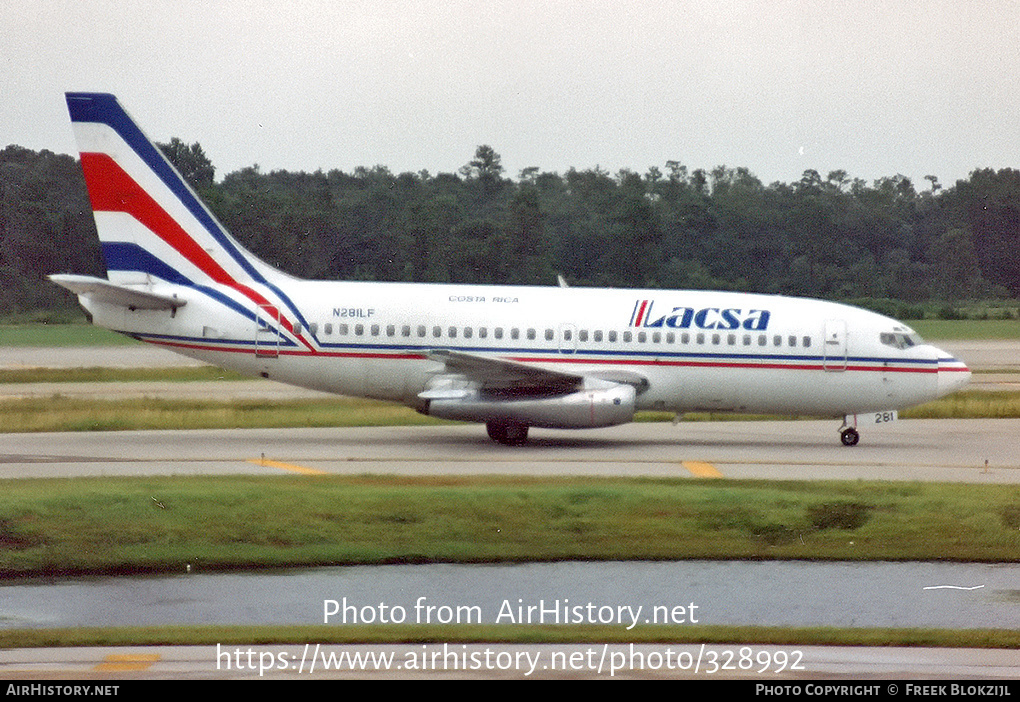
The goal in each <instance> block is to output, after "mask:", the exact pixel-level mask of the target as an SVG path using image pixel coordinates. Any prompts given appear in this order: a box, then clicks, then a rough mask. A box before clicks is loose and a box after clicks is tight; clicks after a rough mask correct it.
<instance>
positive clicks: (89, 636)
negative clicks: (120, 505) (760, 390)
mask: <svg viewBox="0 0 1020 702" xmlns="http://www.w3.org/2000/svg"><path fill="white" fill-rule="evenodd" d="M308 642H315V643H321V644H326V645H330V644H334V645H341V644H355V643H357V644H386V643H403V644H428V643H451V644H471V643H510V644H576V643H598V644H602V643H609V644H614V643H620V644H625V643H635V644H656V643H672V644H700V643H705V644H717V645H727V644H739V645H758V646H797V645H799V646H920V647H952V648H1005V649H1015V648H1017V647H1020V632H1018V631H1015V630H1010V629H970V630H963V631H957V630H944V629H906V628H904V629H894V628H875V629H862V628H854V629H837V628H830V627H804V628H792V627H755V626H707V625H688V626H651V625H647V626H646V625H639V626H636V627H634V628H633V629H631V630H629V631H627V630H625V629H623V628H621V627H619V626H587V625H576V626H575V625H571V626H566V625H564V626H551V625H533V626H514V625H498V626H497V625H489V626H485V625H460V626H452V625H451V626H438V625H436V626H428V625H422V626H417V625H397V624H394V625H385V626H358V625H344V626H264V625H259V626H151V627H109V628H101V627H97V628H88V627H83V628H75V629H19V630H0V648H40V647H65V646H177V645H198V646H202V645H205V646H215V645H216V644H222V645H223V646H225V647H226V646H231V647H232V646H244V647H245V648H244V649H243V650H245V651H246V650H247V647H248V646H261V645H266V644H280V645H286V644H292V645H298V646H303V645H304V644H306V643H308Z"/></svg>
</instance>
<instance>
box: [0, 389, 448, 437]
mask: <svg viewBox="0 0 1020 702" xmlns="http://www.w3.org/2000/svg"><path fill="white" fill-rule="evenodd" d="M0 423H2V428H0V431H3V432H13V433H18V432H43V431H127V430H142V429H153V430H172V429H235V428H237V427H249V428H251V427H266V428H268V427H273V428H297V427H371V426H409V425H424V424H432V425H435V424H441V423H443V420H439V419H434V418H432V417H426V416H424V415H421V414H418V413H417V412H415V411H414V410H412V409H410V408H408V407H404V406H402V405H396V404H393V403H388V402H377V401H374V400H363V399H360V398H349V397H339V396H338V397H336V398H329V399H323V400H320V399H308V400H289V401H276V400H259V399H255V400H234V401H213V400H162V399H155V398H146V397H139V398H133V399H128V400H92V399H87V400H85V399H78V398H73V397H63V396H60V395H55V396H53V397H43V398H25V399H13V400H3V401H0Z"/></svg>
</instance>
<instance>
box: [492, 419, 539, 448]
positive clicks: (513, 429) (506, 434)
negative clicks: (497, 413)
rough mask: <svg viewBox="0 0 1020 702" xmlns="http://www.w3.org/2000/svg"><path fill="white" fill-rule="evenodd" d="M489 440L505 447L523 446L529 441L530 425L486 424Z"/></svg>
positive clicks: (514, 423)
mask: <svg viewBox="0 0 1020 702" xmlns="http://www.w3.org/2000/svg"><path fill="white" fill-rule="evenodd" d="M485 429H486V430H487V431H488V432H489V438H490V439H492V440H493V441H495V442H497V443H500V444H503V445H504V446H521V445H523V444H525V443H527V441H528V425H527V424H520V423H518V422H486V423H485Z"/></svg>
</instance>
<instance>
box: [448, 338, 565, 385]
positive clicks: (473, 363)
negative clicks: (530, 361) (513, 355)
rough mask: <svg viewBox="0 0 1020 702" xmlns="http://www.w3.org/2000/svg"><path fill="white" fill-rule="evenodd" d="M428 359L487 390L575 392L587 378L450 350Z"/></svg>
mask: <svg viewBox="0 0 1020 702" xmlns="http://www.w3.org/2000/svg"><path fill="white" fill-rule="evenodd" d="M428 357H429V358H430V359H432V360H433V361H439V362H441V363H443V364H444V365H445V366H446V372H447V373H450V374H454V375H460V376H464V377H465V378H466V379H468V380H469V381H472V382H474V383H476V384H477V385H479V386H481V387H482V388H484V389H485V390H486V391H492V392H498V391H500V390H513V391H515V392H525V391H528V390H529V389H530V390H533V391H536V392H546V393H558V392H572V391H574V390H577V389H578V388H580V387H582V386H583V385H584V376H581V375H577V374H575V373H564V372H562V371H554V370H549V369H547V368H538V367H535V366H529V365H525V364H523V363H517V362H516V361H508V360H505V359H500V358H486V357H485V356H477V355H475V354H470V353H463V352H461V351H450V350H447V349H441V350H435V351H429V353H428Z"/></svg>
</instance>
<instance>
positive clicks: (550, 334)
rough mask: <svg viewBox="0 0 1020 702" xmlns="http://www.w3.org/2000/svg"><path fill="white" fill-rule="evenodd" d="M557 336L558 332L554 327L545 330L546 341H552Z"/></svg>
mask: <svg viewBox="0 0 1020 702" xmlns="http://www.w3.org/2000/svg"><path fill="white" fill-rule="evenodd" d="M555 338H556V333H555V332H554V331H553V330H552V329H546V330H545V340H546V341H552V340H553V339H555Z"/></svg>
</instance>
